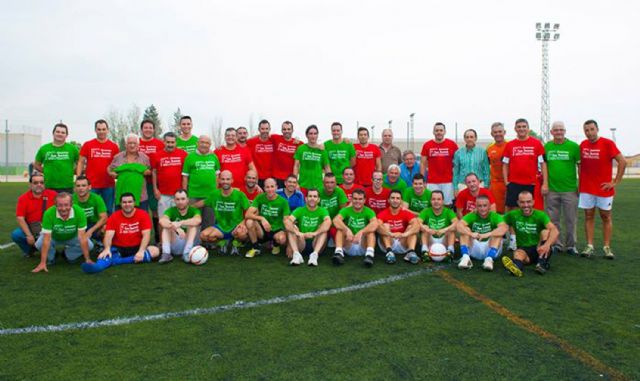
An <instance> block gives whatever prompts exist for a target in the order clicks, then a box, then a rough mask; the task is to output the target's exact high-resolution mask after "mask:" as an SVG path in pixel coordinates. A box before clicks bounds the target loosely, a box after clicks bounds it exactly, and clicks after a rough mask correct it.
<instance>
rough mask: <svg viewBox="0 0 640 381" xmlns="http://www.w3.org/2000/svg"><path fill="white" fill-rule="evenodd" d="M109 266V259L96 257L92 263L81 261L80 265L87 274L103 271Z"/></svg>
mask: <svg viewBox="0 0 640 381" xmlns="http://www.w3.org/2000/svg"><path fill="white" fill-rule="evenodd" d="M110 266H111V260H110V259H98V260H97V261H96V262H95V263H94V264H89V263H83V264H81V265H80V268H81V269H82V271H84V272H85V273H87V274H95V273H99V272H102V271H104V270H105V269H107V268H109V267H110Z"/></svg>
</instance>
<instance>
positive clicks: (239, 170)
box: [214, 144, 253, 189]
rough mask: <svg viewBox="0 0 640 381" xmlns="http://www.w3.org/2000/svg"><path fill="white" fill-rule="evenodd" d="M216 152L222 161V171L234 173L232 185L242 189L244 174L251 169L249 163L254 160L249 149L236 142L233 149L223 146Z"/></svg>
mask: <svg viewBox="0 0 640 381" xmlns="http://www.w3.org/2000/svg"><path fill="white" fill-rule="evenodd" d="M214 153H215V154H216V156H218V160H219V161H220V171H230V172H231V174H232V175H233V184H232V185H233V186H234V187H236V188H240V189H242V187H243V186H244V176H245V175H246V174H247V171H248V170H249V163H251V162H252V161H253V159H252V158H251V153H250V152H249V150H248V149H246V148H243V147H240V146H239V145H237V144H236V146H235V148H234V149H232V150H230V149H228V148H227V147H225V146H222V147H218V148H217V149H216V150H215V151H214Z"/></svg>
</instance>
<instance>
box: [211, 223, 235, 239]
mask: <svg viewBox="0 0 640 381" xmlns="http://www.w3.org/2000/svg"><path fill="white" fill-rule="evenodd" d="M213 227H214V228H215V229H217V230H218V231H219V232H220V233H222V239H232V238H233V234H231V233H233V230H231V231H230V232H226V231H224V230H222V228H221V227H220V226H219V225H218V224H215V225H213Z"/></svg>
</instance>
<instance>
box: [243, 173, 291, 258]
mask: <svg viewBox="0 0 640 381" xmlns="http://www.w3.org/2000/svg"><path fill="white" fill-rule="evenodd" d="M276 188H277V185H276V180H274V179H272V178H270V177H269V178H267V179H265V180H264V192H263V193H260V194H259V195H258V196H257V197H256V198H255V199H254V200H253V204H252V205H251V206H250V207H249V209H247V214H246V215H245V224H247V231H248V233H249V240H250V241H251V249H249V250H248V251H247V253H246V254H245V255H244V256H245V258H253V257H255V256H256V255H259V254H260V243H261V242H266V243H267V244H268V245H269V246H271V247H272V249H271V254H273V255H278V254H280V246H283V245H284V244H286V243H287V232H286V231H285V230H284V222H283V219H284V218H285V217H286V216H288V215H289V214H291V212H290V211H289V203H288V202H287V200H285V199H284V198H282V197H280V196H278V194H277V193H276Z"/></svg>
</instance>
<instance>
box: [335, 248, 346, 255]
mask: <svg viewBox="0 0 640 381" xmlns="http://www.w3.org/2000/svg"><path fill="white" fill-rule="evenodd" d="M336 254H338V255H342V256H343V257H344V251H343V250H342V247H336Z"/></svg>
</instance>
